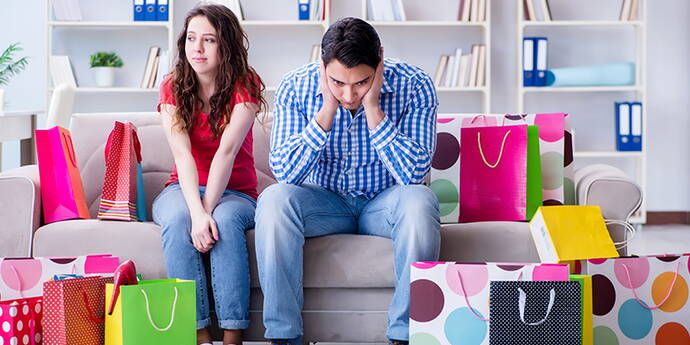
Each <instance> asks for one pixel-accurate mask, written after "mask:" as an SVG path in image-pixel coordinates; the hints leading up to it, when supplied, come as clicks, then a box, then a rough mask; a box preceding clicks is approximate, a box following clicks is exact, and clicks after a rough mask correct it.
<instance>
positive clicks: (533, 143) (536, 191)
mask: <svg viewBox="0 0 690 345" xmlns="http://www.w3.org/2000/svg"><path fill="white" fill-rule="evenodd" d="M540 157H541V154H540V151H539V127H538V126H527V220H531V219H532V217H533V216H534V214H535V213H537V209H539V206H541V205H542V184H541V158H540Z"/></svg>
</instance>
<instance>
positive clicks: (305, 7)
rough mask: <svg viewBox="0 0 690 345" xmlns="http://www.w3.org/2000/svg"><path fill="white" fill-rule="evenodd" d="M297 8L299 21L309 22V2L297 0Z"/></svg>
mask: <svg viewBox="0 0 690 345" xmlns="http://www.w3.org/2000/svg"><path fill="white" fill-rule="evenodd" d="M297 7H298V11H299V20H309V14H310V12H311V10H310V6H309V0H298V1H297Z"/></svg>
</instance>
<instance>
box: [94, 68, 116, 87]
mask: <svg viewBox="0 0 690 345" xmlns="http://www.w3.org/2000/svg"><path fill="white" fill-rule="evenodd" d="M91 69H93V70H94V72H95V73H96V85H97V86H99V87H111V86H113V85H115V69H116V68H115V67H92V68H91Z"/></svg>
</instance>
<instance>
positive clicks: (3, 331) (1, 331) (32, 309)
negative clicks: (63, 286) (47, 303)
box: [0, 297, 43, 345]
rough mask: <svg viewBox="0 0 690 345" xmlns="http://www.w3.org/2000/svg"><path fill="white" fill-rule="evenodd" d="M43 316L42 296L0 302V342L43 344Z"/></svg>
mask: <svg viewBox="0 0 690 345" xmlns="http://www.w3.org/2000/svg"><path fill="white" fill-rule="evenodd" d="M42 316H43V298H42V297H32V298H22V299H15V300H10V301H3V302H0V325H1V326H0V344H27V345H36V344H43V343H42V340H43V339H42V332H43V330H42V329H41V318H42Z"/></svg>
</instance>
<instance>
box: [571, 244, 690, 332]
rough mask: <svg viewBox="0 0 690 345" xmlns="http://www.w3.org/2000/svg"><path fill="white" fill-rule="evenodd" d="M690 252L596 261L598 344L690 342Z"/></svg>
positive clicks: (589, 266) (590, 268)
mask: <svg viewBox="0 0 690 345" xmlns="http://www.w3.org/2000/svg"><path fill="white" fill-rule="evenodd" d="M689 259H690V256H688V255H687V254H686V255H683V256H648V257H636V258H618V259H593V260H588V261H586V262H585V263H584V265H585V270H586V271H587V274H589V275H591V276H592V291H593V304H594V318H593V324H594V344H595V345H633V344H634V345H640V344H645V345H675V344H690V335H688V334H689V332H690V303H688V282H689V281H690V263H689V262H688V260H689Z"/></svg>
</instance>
